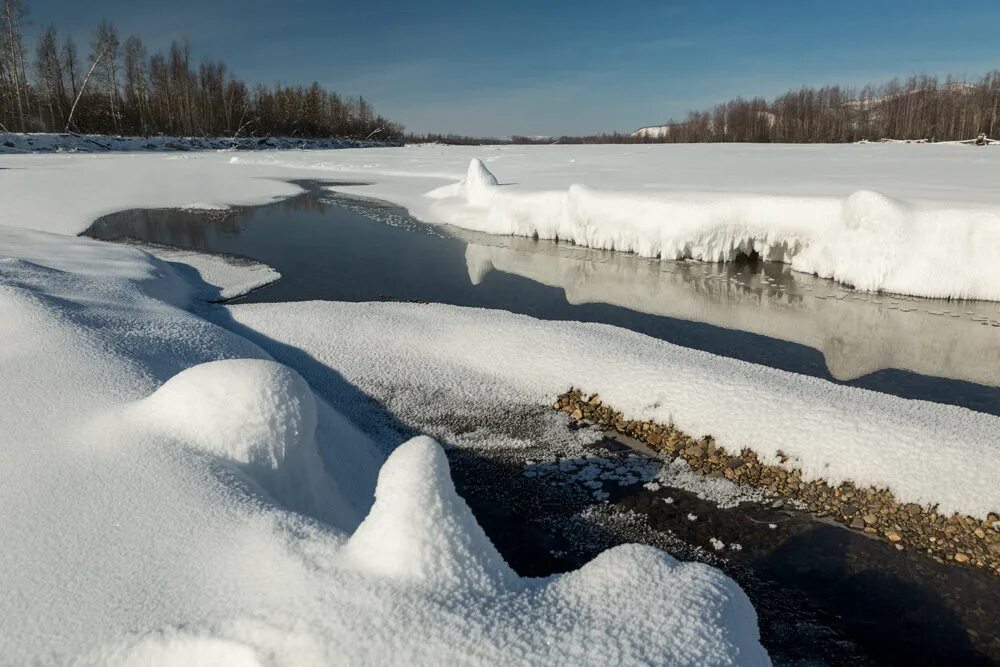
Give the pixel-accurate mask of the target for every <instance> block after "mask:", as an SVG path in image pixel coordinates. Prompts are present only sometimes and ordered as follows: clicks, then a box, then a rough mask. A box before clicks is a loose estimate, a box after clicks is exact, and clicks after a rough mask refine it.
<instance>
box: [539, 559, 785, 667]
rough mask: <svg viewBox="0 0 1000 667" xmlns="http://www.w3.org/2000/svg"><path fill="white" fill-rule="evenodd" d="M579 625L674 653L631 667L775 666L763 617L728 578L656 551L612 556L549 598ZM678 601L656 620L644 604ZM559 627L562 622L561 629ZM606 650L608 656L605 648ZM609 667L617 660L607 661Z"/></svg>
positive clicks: (559, 585)
mask: <svg viewBox="0 0 1000 667" xmlns="http://www.w3.org/2000/svg"><path fill="white" fill-rule="evenodd" d="M545 593H546V595H547V596H548V595H551V596H554V597H556V598H557V599H558V604H556V605H554V606H555V607H556V608H557V609H558V610H559V611H560V612H562V617H561V618H559V617H557V619H558V621H564V622H566V623H570V624H572V623H573V622H575V620H576V619H578V618H580V617H585V618H587V619H588V621H589V622H591V623H596V624H599V625H602V624H603V625H606V627H627V628H629V629H630V632H636V633H637V634H638V636H645V637H647V638H648V640H649V643H650V645H651V646H667V647H669V651H661V652H659V653H655V654H654V653H652V652H650V653H647V654H646V655H633V656H632V658H631V659H630V660H629V662H633V661H634V662H636V663H637V664H668V665H695V664H698V665H746V666H749V665H770V664H771V661H770V659H769V658H768V656H767V653H766V652H765V651H764V650H763V648H761V647H760V644H759V634H758V629H757V614H756V612H755V611H754V608H753V606H752V605H751V604H750V600H749V599H747V597H746V595H745V594H744V593H743V592H742V591H741V590H740V589H739V588H738V587H737V586H736V585H734V583H733V582H732V580H730V579H729V578H728V577H725V576H720V572H719V571H718V570H716V569H715V568H713V567H710V566H708V565H704V564H702V563H680V562H678V561H677V560H676V559H674V558H673V557H672V556H670V555H668V554H666V553H663V552H662V551H660V550H658V549H654V548H653V547H648V546H643V545H638V544H627V545H623V546H619V547H615V548H613V549H609V550H608V551H605V552H604V553H602V554H600V555H599V556H597V557H596V558H595V559H594V560H592V561H590V562H589V563H587V564H586V565H584V566H583V567H582V568H580V569H579V570H576V571H574V572H568V573H566V574H564V575H562V576H560V577H559V578H558V579H556V580H555V581H554V582H553V583H552V584H550V585H549V586H548V588H547V590H546V591H545ZM651 593H653V594H654V595H655V594H657V593H658V594H662V595H669V596H670V604H669V605H663V606H662V607H660V608H659V609H658V613H657V615H656V617H655V618H653V617H651V616H649V615H648V612H647V611H645V610H643V608H642V605H641V604H634V603H635V602H637V601H639V600H644V599H647V598H648V597H649V596H650V594H651ZM558 621H557V622H558ZM598 650H600V649H599V648H598ZM606 659H607V660H608V662H607V664H612V663H614V662H616V661H615V659H614V656H613V655H611V654H608V655H607V656H606Z"/></svg>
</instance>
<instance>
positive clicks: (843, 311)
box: [87, 182, 1000, 414]
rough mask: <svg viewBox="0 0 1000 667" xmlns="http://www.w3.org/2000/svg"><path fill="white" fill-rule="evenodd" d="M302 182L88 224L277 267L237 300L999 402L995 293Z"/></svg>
mask: <svg viewBox="0 0 1000 667" xmlns="http://www.w3.org/2000/svg"><path fill="white" fill-rule="evenodd" d="M300 184H301V185H303V186H304V187H307V188H308V190H307V192H306V193H304V194H302V195H300V196H297V197H293V198H291V199H287V200H283V201H280V202H276V203H273V204H269V205H266V206H259V207H253V208H242V209H236V210H235V211H232V212H228V213H220V212H218V211H209V212H206V211H201V212H192V211H180V210H174V209H158V210H132V211H123V212H120V213H115V214H112V215H109V216H105V217H103V218H101V219H100V220H98V221H97V222H95V223H94V225H93V226H92V227H91V228H90V229H89V230H88V231H87V235H89V236H92V237H94V238H98V239H104V240H123V239H132V240H137V241H145V242H153V243H159V244H165V245H172V246H177V247H181V248H190V249H196V250H203V251H209V252H217V253H226V254H231V255H240V256H245V257H251V258H254V259H257V260H260V261H262V262H265V263H267V264H269V265H271V266H273V267H275V268H276V269H277V270H278V271H280V272H281V275H282V278H281V280H279V281H278V282H276V283H273V284H271V285H268V286H266V287H264V288H262V289H259V290H257V291H255V292H252V293H251V294H249V295H247V296H245V297H242V298H241V299H237V300H236V301H245V302H262V301H264V302H266V301H301V300H312V299H324V300H339V301H370V300H380V299H393V300H403V301H412V300H418V301H433V302H441V303H449V304H455V305H461V306H478V307H483V308H496V309H504V310H509V311H513V312H517V313H524V314H527V315H532V316H535V317H540V318H545V319H556V320H579V321H589V322H603V323H607V324H613V325H616V326H620V327H625V328H628V329H632V330H634V331H638V332H641V333H644V334H648V335H650V336H654V337H656V338H660V339H663V340H666V341H670V342H672V343H676V344H678V345H683V346H685V347H690V348H695V349H700V350H706V351H708V352H712V353H715V354H719V355H723V356H728V357H733V358H736V359H742V360H745V361H749V362H753V363H758V364H763V365H767V366H771V367H774V368H780V369H784V370H788V371H792V372H796V373H801V374H806V375H813V376H816V377H820V378H825V379H828V380H832V381H837V382H844V383H846V384H850V385H853V386H858V387H864V388H867V389H873V390H876V391H881V392H885V393H890V394H896V395H898V396H903V397H906V398H917V399H925V400H931V401H936V402H940V403H951V404H955V405H961V406H964V407H968V408H971V409H974V410H978V411H981V412H988V413H992V414H1000V388H998V385H1000V306H998V305H997V304H990V303H976V302H964V303H963V302H948V301H938V300H919V299H907V298H902V297H900V298H892V297H885V296H876V295H867V294H862V293H855V292H852V291H850V290H846V289H843V288H841V287H839V286H838V285H836V284H835V283H832V282H831V281H826V280H821V279H818V278H814V277H812V276H807V275H804V274H800V273H795V272H792V271H790V270H789V269H788V267H787V266H785V265H780V264H770V263H766V262H758V261H752V260H749V259H748V260H747V261H746V262H740V263H733V264H726V265H717V264H706V263H700V262H660V261H652V260H647V259H643V258H639V257H635V256H632V255H626V254H622V253H614V252H608V251H596V250H590V249H586V248H580V247H577V246H569V245H566V244H559V243H554V242H548V241H534V240H531V239H522V238H508V237H495V236H490V235H485V234H477V233H473V232H468V231H465V230H459V229H454V228H450V227H438V226H431V225H424V224H421V223H419V222H417V221H415V220H413V219H412V218H409V217H408V216H407V215H406V213H405V211H402V210H400V209H398V208H396V207H392V206H386V205H380V204H377V203H372V202H361V201H359V200H357V199H350V198H346V197H343V196H338V195H335V194H334V193H331V192H330V191H329V190H325V189H323V188H321V187H320V185H319V184H317V183H314V182H300ZM343 187H345V188H346V187H347V186H346V185H345V186H343ZM354 190H355V191H357V192H359V193H363V188H357V187H356V188H354Z"/></svg>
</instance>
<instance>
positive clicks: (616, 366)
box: [226, 302, 1000, 518]
mask: <svg viewBox="0 0 1000 667" xmlns="http://www.w3.org/2000/svg"><path fill="white" fill-rule="evenodd" d="M226 310H227V311H228V312H229V313H230V314H231V315H232V317H233V318H234V319H235V320H236V321H237V322H239V323H240V324H242V325H245V326H246V327H248V328H249V329H251V330H255V331H258V332H260V333H261V334H262V336H261V338H260V340H259V341H258V342H259V343H260V344H261V345H262V346H264V347H265V349H268V351H269V352H272V353H273V354H275V355H276V357H277V358H278V359H279V360H282V361H284V362H286V363H289V364H292V365H293V366H295V365H296V364H299V365H298V366H296V367H297V369H298V370H299V371H300V372H302V373H303V374H305V375H306V376H307V377H309V375H308V374H309V373H310V372H313V371H312V370H311V369H310V368H308V367H307V366H302V362H301V360H300V359H298V358H297V357H291V356H287V355H284V353H283V351H282V349H281V347H282V346H286V345H287V346H293V347H294V348H298V349H302V350H305V351H306V352H307V353H308V354H309V356H310V358H311V359H312V360H316V361H318V362H320V363H322V364H325V365H326V366H328V367H330V368H332V369H334V370H335V371H336V372H337V373H338V374H339V375H341V376H343V377H344V378H346V379H347V380H348V381H349V382H351V383H352V384H355V385H358V386H360V387H361V388H363V389H364V390H365V391H367V392H370V393H373V394H374V395H384V396H396V395H397V394H399V393H401V392H405V393H406V395H407V396H409V397H410V400H411V401H412V403H413V404H412V405H410V406H409V408H408V409H411V410H413V411H414V412H419V411H420V410H421V409H422V408H421V405H422V404H425V403H427V402H428V401H429V400H430V399H429V398H428V397H429V396H435V397H436V398H435V400H436V401H439V402H445V403H447V402H449V401H450V402H451V403H452V404H453V405H454V410H455V411H458V412H459V413H460V412H461V409H462V407H463V406H465V405H467V404H469V403H475V404H477V405H479V404H482V405H497V403H498V402H501V404H505V405H524V404H534V405H547V404H549V403H551V401H552V400H553V398H554V397H555V396H557V395H558V394H560V393H562V392H563V391H565V390H566V389H567V388H568V387H570V386H577V387H582V388H584V389H585V390H587V391H595V392H599V393H600V395H601V397H602V399H603V400H604V401H605V402H606V403H608V404H610V405H613V406H615V407H616V408H617V409H619V410H622V411H624V413H625V414H626V415H627V416H629V417H631V418H634V419H642V420H655V421H658V422H661V423H667V422H672V423H674V424H676V425H677V426H678V427H679V428H680V429H682V430H683V431H685V432H687V433H690V434H692V435H699V436H700V435H704V434H711V435H712V436H714V437H715V438H716V441H717V442H718V444H719V445H721V446H723V447H726V448H728V449H730V450H732V451H739V450H740V449H742V448H744V447H749V448H751V449H753V450H754V451H755V452H757V454H758V455H759V456H760V457H761V458H762V460H763V461H765V462H767V463H771V464H777V463H779V461H780V459H779V453H784V455H786V456H788V457H790V459H791V460H790V462H789V464H788V465H793V466H796V467H799V468H801V469H802V471H803V473H804V477H805V478H806V479H819V478H822V479H825V480H827V481H829V482H831V483H834V484H836V483H839V482H843V481H848V480H850V481H853V482H855V483H856V484H858V485H861V486H867V485H872V486H877V487H887V488H889V489H891V490H892V491H893V493H895V494H896V497H897V498H898V499H900V500H901V501H902V502H916V503H921V504H928V505H933V504H937V505H939V511H940V512H942V513H945V514H948V513H951V512H961V513H965V514H969V515H972V516H976V517H982V518H985V517H986V515H987V514H988V513H989V512H995V511H997V510H998V509H1000V488H998V487H997V484H996V480H997V478H998V476H1000V439H998V434H1000V418H998V417H995V416H991V415H987V414H982V413H977V412H973V411H971V410H967V409H965V408H959V407H955V406H950V405H941V404H936V403H929V402H924V401H913V400H906V399H902V398H898V397H896V396H891V395H887V394H880V393H877V392H872V391H867V390H863V389H857V388H853V387H847V386H841V385H835V384H833V383H830V382H827V381H824V380H820V379H818V378H813V377H807V376H801V375H796V374H793V373H788V372H784V371H779V370H775V369H771V368H767V367H763V366H757V365H753V364H748V363H745V362H741V361H738V360H735V359H728V358H722V357H717V356H714V355H711V354H708V353H705V352H699V351H694V350H690V349H686V348H683V347H679V346H676V345H671V344H669V343H666V342H664V341H660V340H656V339H653V338H649V337H647V336H643V335H640V334H636V333H634V332H631V331H627V330H622V329H618V328H615V327H610V326H606V325H597V324H583V323H577V322H546V321H541V320H536V319H533V318H530V317H525V316H520V315H513V314H510V313H506V312H498V311H489V310H478V309H463V308H456V307H451V306H444V305H434V304H428V305H410V304H378V303H371V304H350V303H323V302H307V303H287V304H247V305H238V306H230V307H228V308H227V309H226ZM255 340H256V339H255ZM274 341H278V342H279V343H280V344H281V345H275V343H274ZM310 363H314V362H310ZM496 409H502V408H496ZM441 412H442V413H444V412H447V411H446V410H444V409H441Z"/></svg>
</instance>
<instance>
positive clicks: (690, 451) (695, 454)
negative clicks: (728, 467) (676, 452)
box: [684, 445, 705, 459]
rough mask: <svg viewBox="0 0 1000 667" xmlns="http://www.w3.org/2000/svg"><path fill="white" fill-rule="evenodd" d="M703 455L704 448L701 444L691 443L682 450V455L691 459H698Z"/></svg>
mask: <svg viewBox="0 0 1000 667" xmlns="http://www.w3.org/2000/svg"><path fill="white" fill-rule="evenodd" d="M704 455H705V448H704V447H702V446H701V445H691V446H690V447H688V448H687V449H685V450H684V456H688V457H690V458H693V459H700V458H701V457H703V456H704Z"/></svg>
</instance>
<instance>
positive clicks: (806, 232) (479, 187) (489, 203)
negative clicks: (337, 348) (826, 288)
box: [434, 166, 1000, 300]
mask: <svg viewBox="0 0 1000 667" xmlns="http://www.w3.org/2000/svg"><path fill="white" fill-rule="evenodd" d="M472 170H473V166H470V172H471V171H472ZM434 198H435V200H436V208H435V209H434V212H435V213H436V214H437V215H438V216H439V217H440V218H441V219H442V220H443V221H445V222H448V223H450V224H453V225H456V226H459V227H465V228H468V229H473V230H476V231H480V232H487V233H491V234H513V235H517V236H530V237H536V238H544V239H559V240H565V241H570V242H572V243H575V244H578V245H583V246H588V247H592V248H601V249H609V250H618V251H625V252H633V253H636V254H638V255H641V256H643V257H659V258H663V259H697V260H703V261H709V262H725V261H732V260H734V259H736V257H737V256H738V255H740V254H743V255H750V254H751V253H754V252H756V253H758V254H759V255H760V256H761V257H763V258H764V259H766V260H770V261H778V262H784V263H787V264H790V265H791V266H792V268H793V269H795V270H798V271H803V272H806V273H813V274H816V275H819V276H821V277H827V278H832V279H835V280H838V281H841V282H844V283H847V284H849V285H852V286H854V287H856V288H857V289H860V290H866V291H873V292H877V291H888V292H894V293H899V294H919V295H926V296H934V297H958V298H980V299H993V300H1000V265H998V264H997V262H996V261H994V260H995V258H996V257H997V256H998V255H1000V209H994V210H985V209H984V210H957V211H956V210H953V209H941V210H925V209H919V208H916V207H915V206H913V205H912V204H910V203H908V202H904V201H902V200H898V199H894V198H891V197H888V196H886V195H884V194H881V193H879V192H874V191H871V190H858V191H855V192H853V193H852V194H850V195H848V196H847V197H844V198H829V197H826V198H821V197H788V196H752V197H748V196H744V195H723V194H715V195H713V196H712V197H711V199H708V198H705V197H704V196H701V195H696V194H695V193H685V194H681V195H673V196H670V197H655V196H650V195H647V194H643V193H621V192H608V191H601V190H596V189H594V188H591V187H589V186H586V185H581V184H573V185H570V186H569V188H568V189H567V190H566V191H564V192H558V191H547V192H530V193H525V192H519V191H513V190H510V189H503V188H500V187H498V186H493V185H489V184H488V179H487V178H486V177H485V176H483V175H479V177H478V178H476V179H472V178H471V177H470V179H469V180H467V181H466V184H465V188H464V199H463V197H461V196H452V197H439V196H435V197H434ZM945 230H947V233H945Z"/></svg>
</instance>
